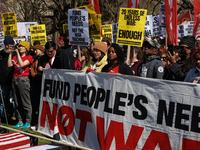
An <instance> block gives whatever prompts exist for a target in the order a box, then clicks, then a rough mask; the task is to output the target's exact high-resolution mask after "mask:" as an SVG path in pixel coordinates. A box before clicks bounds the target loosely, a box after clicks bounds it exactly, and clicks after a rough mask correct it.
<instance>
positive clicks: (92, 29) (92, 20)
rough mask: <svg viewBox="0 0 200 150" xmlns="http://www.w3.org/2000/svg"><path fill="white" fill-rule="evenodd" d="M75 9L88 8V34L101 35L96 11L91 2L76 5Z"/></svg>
mask: <svg viewBox="0 0 200 150" xmlns="http://www.w3.org/2000/svg"><path fill="white" fill-rule="evenodd" d="M75 9H88V18H89V34H90V36H93V37H95V36H98V37H99V35H101V24H99V21H98V20H97V19H98V18H97V17H96V13H95V10H94V7H93V5H92V4H89V5H85V6H81V7H77V8H75Z"/></svg>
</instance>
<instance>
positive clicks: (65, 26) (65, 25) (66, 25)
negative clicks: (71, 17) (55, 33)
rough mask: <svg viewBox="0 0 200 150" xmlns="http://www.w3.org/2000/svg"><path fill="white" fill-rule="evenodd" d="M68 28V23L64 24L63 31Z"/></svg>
mask: <svg viewBox="0 0 200 150" xmlns="http://www.w3.org/2000/svg"><path fill="white" fill-rule="evenodd" d="M68 29H69V28H68V24H63V33H65V32H66V31H67V30H68Z"/></svg>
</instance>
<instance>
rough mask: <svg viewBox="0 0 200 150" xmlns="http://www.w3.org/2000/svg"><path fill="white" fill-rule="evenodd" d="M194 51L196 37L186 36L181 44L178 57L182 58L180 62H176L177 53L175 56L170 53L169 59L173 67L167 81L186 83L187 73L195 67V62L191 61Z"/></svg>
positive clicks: (169, 71)
mask: <svg viewBox="0 0 200 150" xmlns="http://www.w3.org/2000/svg"><path fill="white" fill-rule="evenodd" d="M194 49H195V37H194V36H185V37H183V38H182V39H181V42H180V43H179V50H178V56H179V57H180V60H178V61H176V56H175V52H174V53H173V55H172V54H171V53H170V52H168V56H167V57H168V60H169V61H170V63H171V64H172V65H171V66H170V67H169V69H168V73H167V74H166V78H165V79H167V80H176V81H184V79H185V77H186V75H187V73H188V72H189V71H190V69H192V68H193V67H194V62H193V60H192V59H191V55H192V54H193V51H194Z"/></svg>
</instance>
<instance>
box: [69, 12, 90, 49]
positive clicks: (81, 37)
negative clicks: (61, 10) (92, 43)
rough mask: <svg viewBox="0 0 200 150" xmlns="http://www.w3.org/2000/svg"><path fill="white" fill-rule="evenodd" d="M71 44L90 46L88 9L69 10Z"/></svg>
mask: <svg viewBox="0 0 200 150" xmlns="http://www.w3.org/2000/svg"><path fill="white" fill-rule="evenodd" d="M68 26H69V44H70V45H73V44H75V45H79V46H88V45H89V28H88V10H87V9H69V10H68Z"/></svg>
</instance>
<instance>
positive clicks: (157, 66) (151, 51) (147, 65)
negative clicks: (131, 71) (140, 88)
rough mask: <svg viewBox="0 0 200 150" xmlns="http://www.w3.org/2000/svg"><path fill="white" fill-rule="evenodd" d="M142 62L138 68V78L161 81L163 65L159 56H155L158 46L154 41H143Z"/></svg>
mask: <svg viewBox="0 0 200 150" xmlns="http://www.w3.org/2000/svg"><path fill="white" fill-rule="evenodd" d="M143 46H144V55H145V58H144V61H143V62H142V63H141V64H140V65H139V67H138V76H141V77H147V78H156V79H163V76H164V67H165V66H164V64H163V63H162V61H161V60H160V57H159V56H156V54H157V52H158V50H159V48H160V45H159V44H158V42H156V41H154V40H148V41H144V43H143Z"/></svg>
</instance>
